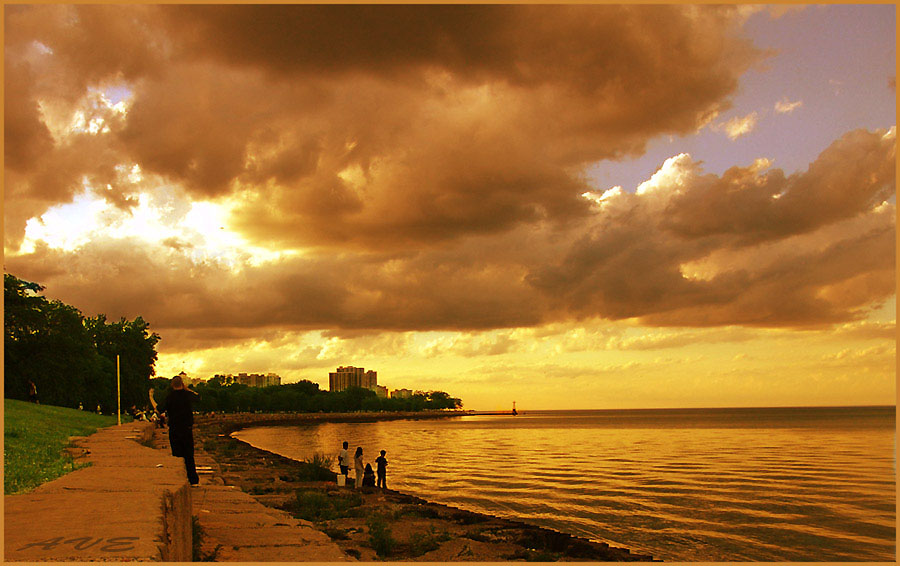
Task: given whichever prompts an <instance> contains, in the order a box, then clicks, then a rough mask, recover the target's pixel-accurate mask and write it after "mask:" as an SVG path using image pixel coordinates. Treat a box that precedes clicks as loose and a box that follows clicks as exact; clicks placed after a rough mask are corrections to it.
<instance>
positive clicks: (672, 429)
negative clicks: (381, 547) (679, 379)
mask: <svg viewBox="0 0 900 566" xmlns="http://www.w3.org/2000/svg"><path fill="white" fill-rule="evenodd" d="M234 436H235V437H237V438H239V439H241V440H244V441H246V442H249V443H250V444H252V445H254V446H258V447H260V448H264V449H266V450H270V451H272V452H276V453H278V454H282V455H284V456H288V457H291V458H295V459H298V460H303V459H304V458H306V457H308V456H310V455H312V454H314V453H327V454H328V455H334V456H335V469H336V467H337V464H336V460H337V459H336V456H337V452H338V450H339V449H340V444H341V442H342V441H343V440H347V441H348V442H350V452H351V454H352V453H353V450H354V449H355V447H356V446H362V447H363V458H364V460H365V461H366V462H367V463H369V462H374V459H375V458H376V457H377V456H378V451H379V450H382V449H383V450H387V459H388V462H389V466H388V487H390V488H392V489H397V490H400V491H403V492H406V493H410V494H413V495H417V496H419V497H422V498H425V499H428V500H430V501H435V502H439V503H445V504H448V505H453V506H456V507H460V508H464V509H470V510H473V511H479V512H486V513H490V514H494V515H498V516H503V517H508V518H513V519H519V520H524V521H527V522H530V523H533V524H537V525H541V526H546V527H550V528H553V529H556V530H559V531H563V532H567V533H571V534H575V535H579V536H582V537H585V538H590V539H593V540H597V541H603V542H608V543H610V544H612V545H615V546H624V547H627V548H630V549H631V550H632V551H633V552H641V553H649V554H652V555H653V556H654V557H655V558H659V559H663V560H670V561H698V560H703V561H889V562H893V561H894V558H895V554H896V530H895V525H896V489H895V479H896V458H895V450H896V445H895V436H896V435H895V409H894V407H854V408H813V409H810V408H802V409H690V410H688V409H684V410H644V411H540V412H537V411H535V412H527V413H523V414H520V415H518V416H516V417H511V416H469V417H455V418H451V419H439V420H421V421H416V420H404V421H391V422H371V423H324V424H318V425H311V426H300V427H298V426H293V427H257V428H250V429H245V430H242V431H239V432H237V433H235V435H234ZM373 467H374V464H373Z"/></svg>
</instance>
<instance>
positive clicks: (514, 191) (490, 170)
mask: <svg viewBox="0 0 900 566" xmlns="http://www.w3.org/2000/svg"><path fill="white" fill-rule="evenodd" d="M11 18H12V19H14V20H15V21H14V22H11V25H12V24H13V23H14V24H15V25H16V26H18V27H17V29H18V31H17V33H16V34H14V35H13V36H12V37H9V38H7V47H8V48H9V47H13V48H23V47H22V46H25V45H28V44H29V42H33V41H39V42H41V44H42V45H44V46H46V48H47V49H50V50H52V55H48V56H46V57H44V58H43V59H42V61H43V62H42V63H41V65H42V67H41V69H42V72H41V77H43V78H42V80H41V81H39V82H40V85H38V87H36V90H35V91H34V92H30V91H26V92H23V93H21V95H20V96H17V97H16V99H15V104H18V105H19V107H23V108H30V107H31V106H33V105H34V103H35V100H36V99H37V98H41V99H53V98H57V99H61V100H65V101H68V103H69V104H74V103H75V101H77V100H79V99H80V98H81V97H82V96H83V95H84V92H85V89H86V88H87V87H89V86H95V87H96V86H108V85H115V84H120V83H122V84H126V85H128V86H129V88H131V89H132V91H133V95H134V101H133V105H132V107H131V109H130V111H129V114H128V117H127V122H126V123H125V124H124V126H123V127H122V128H116V129H114V130H113V132H112V133H111V134H110V135H111V136H113V137H114V138H116V139H118V140H120V145H118V146H116V149H117V151H118V152H119V155H118V158H119V161H129V162H137V163H140V165H141V167H142V168H143V169H144V170H145V171H147V172H149V173H155V174H158V175H161V176H163V177H165V178H168V179H170V180H171V181H172V182H176V183H181V184H184V185H185V186H186V187H187V188H188V189H189V190H190V191H192V192H193V193H194V195H196V196H198V197H202V198H208V197H211V196H213V197H215V196H224V195H228V194H241V195H244V196H248V197H249V198H248V201H249V202H250V203H254V202H255V203H260V202H263V203H265V204H263V205H261V206H255V205H254V204H249V205H248V206H247V208H246V210H244V211H242V212H243V214H242V212H241V211H239V212H238V213H237V215H238V217H237V218H236V219H235V221H236V222H237V223H238V224H240V225H242V226H243V227H244V228H245V229H246V230H247V235H248V236H249V237H251V238H253V239H255V240H256V241H257V242H259V243H261V244H266V245H334V244H344V243H346V241H347V240H348V237H347V236H346V235H347V234H352V237H351V238H349V239H350V240H352V243H353V244H354V245H356V246H360V247H374V248H384V247H385V246H386V245H387V244H388V242H397V243H399V244H400V245H402V246H407V245H408V244H409V243H411V242H417V241H425V242H435V241H443V240H448V239H454V238H457V237H459V236H464V235H466V234H469V233H483V232H496V231H499V230H505V229H508V228H509V227H511V226H514V225H517V224H521V223H529V222H534V221H535V220H537V219H542V218H551V219H556V220H557V221H565V220H566V219H567V218H568V217H569V216H571V215H576V216H577V215H582V214H583V213H584V207H583V206H582V204H581V203H580V201H579V200H578V198H577V195H578V194H579V193H580V192H581V191H582V189H583V187H582V183H581V182H580V180H579V179H578V177H577V176H573V170H572V167H578V166H580V164H583V163H586V162H590V161H594V160H597V159H603V158H609V157H621V156H624V155H634V154H637V153H640V152H641V151H643V147H644V144H645V143H646V141H647V140H648V139H650V138H651V137H653V136H655V135H658V134H660V133H666V132H667V133H675V132H688V131H693V130H694V129H696V128H697V127H698V126H699V125H701V124H702V123H703V122H704V120H706V119H707V118H708V117H709V116H711V115H712V113H714V112H716V111H718V110H720V109H722V108H724V107H726V106H727V105H728V96H729V95H730V94H731V93H732V92H734V90H735V89H736V87H737V79H738V77H739V76H740V74H741V73H742V72H743V71H744V70H745V69H746V68H747V67H748V66H749V65H750V64H751V63H752V62H753V61H754V60H755V59H757V58H758V57H759V54H758V53H757V52H756V51H754V50H753V49H752V48H751V47H750V46H749V43H748V42H747V41H746V40H745V39H743V38H741V37H740V36H739V34H738V31H737V29H736V27H735V22H736V21H737V19H738V15H737V11H736V10H735V9H733V8H730V7H706V8H703V9H694V8H681V7H671V6H654V7H632V6H568V7H562V6H554V7H540V6H533V7H532V6H349V5H348V6H303V5H279V6H263V5H259V6H236V5H235V6H141V7H138V6H135V7H131V6H59V7H36V8H34V9H30V10H19V11H16V13H15V15H14V16H12V17H11ZM563 61H564V62H565V64H560V62H563ZM23 120H24V122H23V124H22V125H21V126H20V127H18V130H17V133H16V135H17V136H20V137H23V139H24V138H26V137H28V136H30V138H29V139H32V140H38V141H39V140H40V139H41V137H40V124H39V123H36V122H35V120H34V115H33V113H32V116H31V118H28V114H27V113H23ZM19 130H21V131H19ZM44 141H45V142H46V138H44ZM35 143H37V142H35ZM45 145H46V143H45ZM32 146H34V147H40V146H39V145H34V143H32ZM22 151H23V152H25V153H27V155H28V157H29V159H31V160H37V159H38V157H37V156H36V155H35V154H36V153H37V150H35V149H30V150H25V149H23V150H22ZM24 159H25V157H22V158H21V159H20V161H24ZM41 161H42V162H45V163H47V165H48V167H47V169H48V170H50V169H53V170H57V169H59V167H56V163H55V161H56V158H55V157H54V156H53V155H52V152H51V155H47V156H44V157H43V158H41ZM348 168H350V169H354V168H355V169H358V170H360V171H362V173H363V174H364V175H366V177H365V180H364V182H362V183H357V185H355V186H348V181H347V180H346V174H343V175H342V173H345V172H346V171H347V170H348ZM63 169H64V168H63ZM48 186H49V185H48ZM34 190H36V191H43V190H44V189H43V188H37V187H36V188H34ZM47 190H53V189H49V188H48V189H47ZM248 193H249V194H248ZM398 194H402V195H403V198H402V199H399V198H397V195H398ZM253 195H256V196H255V198H254V196H253ZM401 202H402V203H403V204H402V206H401V205H400V203H401ZM120 204H122V202H121V201H120ZM242 216H244V217H242ZM358 226H362V227H363V229H357V228H356V227H358Z"/></svg>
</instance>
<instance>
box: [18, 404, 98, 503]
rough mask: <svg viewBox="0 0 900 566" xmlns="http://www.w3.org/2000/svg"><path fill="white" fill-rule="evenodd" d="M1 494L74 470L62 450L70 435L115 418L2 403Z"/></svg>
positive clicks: (89, 431) (92, 429)
mask: <svg viewBox="0 0 900 566" xmlns="http://www.w3.org/2000/svg"><path fill="white" fill-rule="evenodd" d="M3 410H4V414H3V493H4V494H6V495H10V494H14V493H24V492H26V491H30V490H32V489H34V488H35V487H37V486H39V485H41V484H42V483H44V482H48V481H50V480H53V479H56V478H58V477H60V476H61V475H63V474H66V473H68V472H71V471H72V470H74V469H76V466H75V465H74V463H73V462H72V458H71V457H70V456H69V455H68V454H67V453H66V452H65V451H64V449H65V447H66V446H68V445H69V437H71V436H87V435H89V434H92V433H94V432H96V430H97V429H98V428H102V427H105V426H109V425H114V424H116V417H111V416H104V415H97V414H95V413H90V412H87V411H79V410H77V409H68V408H65V407H53V406H50V405H36V404H34V403H27V402H25V401H15V400H13V399H4V400H3Z"/></svg>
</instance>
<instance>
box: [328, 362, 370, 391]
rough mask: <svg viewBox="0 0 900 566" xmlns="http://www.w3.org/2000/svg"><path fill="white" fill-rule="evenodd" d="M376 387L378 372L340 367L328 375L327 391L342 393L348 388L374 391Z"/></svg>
mask: <svg viewBox="0 0 900 566" xmlns="http://www.w3.org/2000/svg"><path fill="white" fill-rule="evenodd" d="M377 386H378V372H375V371H371V370H369V371H366V369H365V368H357V367H353V366H346V367H345V366H341V367H339V368H337V371H333V372H330V373H329V374H328V390H329V391H343V390H345V389H347V388H348V387H364V388H366V389H372V390H375V388H376V387H377Z"/></svg>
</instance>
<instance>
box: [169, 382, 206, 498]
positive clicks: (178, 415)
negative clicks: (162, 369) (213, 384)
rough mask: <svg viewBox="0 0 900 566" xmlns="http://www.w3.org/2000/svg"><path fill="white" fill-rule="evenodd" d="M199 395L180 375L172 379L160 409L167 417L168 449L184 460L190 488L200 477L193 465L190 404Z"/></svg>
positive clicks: (173, 454)
mask: <svg viewBox="0 0 900 566" xmlns="http://www.w3.org/2000/svg"><path fill="white" fill-rule="evenodd" d="M198 397H200V395H199V394H198V393H197V392H196V391H193V390H191V389H188V388H187V387H185V385H184V380H183V379H182V377H181V375H176V376H175V377H173V378H172V388H171V389H170V390H169V394H168V395H167V396H166V400H165V401H163V404H162V407H161V409H162V410H163V411H165V412H166V414H167V415H168V418H167V421H168V423H169V447H170V448H171V449H172V456H177V457H179V458H184V467H185V469H186V470H187V477H188V482H189V483H190V484H191V487H195V486H198V485H200V476H198V475H197V468H196V466H195V465H194V431H193V428H192V427H193V426H194V413H193V410H192V407H191V405H192V403H193V402H194V399H195V398H198Z"/></svg>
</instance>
